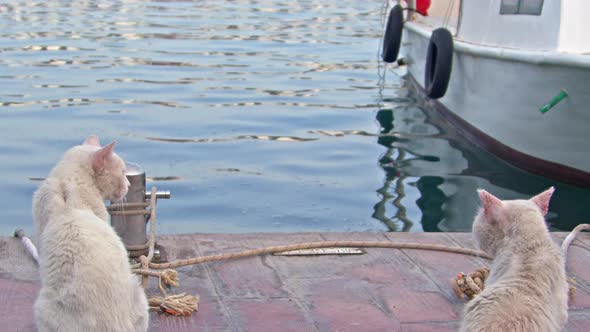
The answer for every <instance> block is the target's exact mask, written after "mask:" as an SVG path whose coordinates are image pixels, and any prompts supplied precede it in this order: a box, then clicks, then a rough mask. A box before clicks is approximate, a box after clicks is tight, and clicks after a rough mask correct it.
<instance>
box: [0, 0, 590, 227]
mask: <svg viewBox="0 0 590 332" xmlns="http://www.w3.org/2000/svg"><path fill="white" fill-rule="evenodd" d="M381 6H382V2H381V1H373V2H365V1H353V0H350V1H343V0H340V1H328V0H326V1H279V0H277V1H267V0H261V1H173V0H172V1H143V0H142V1H129V0H126V1H38V2H35V1H26V2H19V1H1V2H0V129H1V130H0V137H1V139H0V156H1V158H2V159H1V163H0V185H1V188H2V190H0V211H2V218H1V222H0V231H1V232H2V234H4V235H9V234H11V233H12V232H13V231H14V229H15V228H17V227H24V228H25V230H27V231H28V232H29V233H32V221H31V212H30V210H31V195H32V193H33V191H34V190H35V189H36V187H37V186H38V185H39V178H43V177H45V176H46V175H47V173H48V172H49V170H50V169H51V167H52V166H53V165H54V164H55V163H56V162H57V161H58V160H59V158H60V156H61V154H62V153H63V152H64V151H65V150H66V149H68V148H69V147H71V146H73V145H75V144H79V143H80V142H82V140H83V139H84V137H85V136H86V135H88V134H91V133H96V134H98V135H100V136H101V138H102V140H103V142H105V143H106V142H108V141H111V140H117V142H118V145H117V149H118V151H119V153H120V154H121V155H122V156H123V157H124V158H125V159H127V160H128V161H133V162H136V163H139V164H141V165H142V166H143V167H144V168H145V170H146V172H147V175H148V177H150V183H149V184H148V185H149V186H151V185H155V186H157V187H158V188H159V189H163V190H170V191H171V192H172V195H173V198H172V199H171V200H169V201H161V202H160V204H159V209H158V213H159V218H158V221H159V226H158V227H159V229H158V232H160V233H184V232H252V231H265V232H287V231H387V230H393V231H467V230H469V229H470V227H471V226H470V225H471V221H472V217H473V215H474V214H475V212H476V209H477V204H478V203H477V197H476V194H475V189H476V188H478V187H482V188H486V189H487V190H489V191H491V192H493V193H495V194H498V195H500V196H501V197H504V198H518V197H527V196H529V195H531V194H534V193H537V192H539V191H541V190H543V189H545V188H546V187H548V186H550V185H556V186H557V193H556V195H555V196H554V201H553V205H552V207H551V214H550V216H549V217H550V218H549V219H550V221H551V223H552V225H553V227H554V228H558V229H569V228H571V227H572V225H575V224H576V223H578V222H581V221H583V220H584V218H585V215H584V211H582V205H583V204H584V202H586V201H587V200H588V199H589V198H590V193H589V192H588V191H586V190H581V189H576V188H574V187H571V186H566V185H561V184H558V183H554V182H552V181H549V180H546V179H543V178H540V177H537V176H534V175H530V174H527V173H525V172H522V171H520V170H518V169H515V168H513V167H511V166H509V165H507V164H505V163H503V162H501V161H499V160H497V159H496V158H494V157H493V156H490V155H489V154H487V153H485V152H483V151H481V150H479V149H477V148H475V147H474V146H472V145H470V143H469V142H465V141H464V140H462V139H461V138H460V137H458V136H457V134H456V133H455V132H454V131H453V130H452V129H450V128H448V127H447V126H446V125H445V124H444V122H442V121H441V120H440V119H438V118H437V116H436V113H435V112H434V111H433V110H431V109H428V108H427V107H425V106H424V105H423V104H422V102H421V101H420V100H417V99H416V98H415V97H414V96H415V93H414V92H413V91H411V90H409V89H408V88H407V87H406V81H405V80H404V69H403V68H402V69H391V68H389V69H385V68H382V67H381V65H380V64H379V62H378V61H377V53H378V49H379V40H380V38H381V31H382V8H381ZM384 75H385V77H384Z"/></svg>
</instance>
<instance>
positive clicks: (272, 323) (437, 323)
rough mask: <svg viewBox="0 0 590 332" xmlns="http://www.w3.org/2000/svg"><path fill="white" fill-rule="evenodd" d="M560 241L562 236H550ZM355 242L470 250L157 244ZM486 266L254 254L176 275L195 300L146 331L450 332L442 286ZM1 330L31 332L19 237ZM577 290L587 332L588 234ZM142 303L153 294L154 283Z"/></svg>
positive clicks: (465, 237) (451, 314) (577, 321)
mask: <svg viewBox="0 0 590 332" xmlns="http://www.w3.org/2000/svg"><path fill="white" fill-rule="evenodd" d="M553 235H554V237H555V240H556V241H558V242H561V240H562V239H563V238H564V237H565V235H566V234H565V233H554V234H553ZM321 240H361V241H400V242H423V243H437V244H444V245H451V246H464V247H470V248H471V247H473V243H472V241H471V235H470V234H466V233H295V234H187V235H166V236H159V237H158V243H159V244H161V245H163V246H164V247H165V249H166V252H167V255H168V258H169V260H174V259H178V258H188V257H193V256H201V255H211V254H217V253H227V252H237V251H241V250H244V249H255V248H260V247H265V246H274V245H283V244H292V243H301V242H311V241H321ZM488 264H489V261H486V260H485V259H481V258H477V257H472V256H466V255H461V254H453V253H445V252H435V251H425V250H414V249H404V250H398V249H373V248H369V249H366V253H365V254H363V255H348V256H305V257H301V256H259V257H250V258H244V259H239V260H232V261H221V262H212V263H206V264H201V265H194V266H188V267H183V268H180V269H179V279H180V286H179V287H178V289H177V290H175V292H178V293H180V292H187V293H190V294H194V295H199V296H200V303H199V310H198V312H196V313H194V314H193V315H192V316H189V317H172V316H167V315H158V314H156V313H152V314H151V321H150V331H455V330H456V329H457V327H458V325H459V320H460V316H461V310H462V308H463V304H464V300H460V299H457V298H456V297H455V294H454V293H453V291H452V289H451V287H450V284H449V281H450V280H451V279H452V278H453V277H454V276H455V275H456V273H457V272H471V271H473V270H475V269H476V268H478V267H481V266H483V265H488ZM0 272H1V273H0V303H1V304H0V312H2V314H1V315H0V330H2V331H34V330H35V327H34V326H35V325H34V318H33V310H32V306H33V303H34V301H35V298H36V296H37V292H38V290H39V278H38V273H37V268H36V266H35V264H34V263H33V261H32V259H31V258H30V257H28V255H27V254H26V252H25V251H24V249H23V246H22V244H21V243H20V241H19V240H17V239H16V238H9V237H2V238H0ZM568 274H569V275H570V276H571V277H575V278H576V286H577V291H576V294H575V296H574V299H573V303H572V304H571V306H570V319H569V322H568V327H567V330H568V331H587V328H588V326H590V234H588V233H582V234H580V235H579V236H578V238H577V239H576V241H574V243H573V244H572V246H571V247H570V251H569V255H568ZM150 282H151V283H150V287H149V289H148V294H149V295H159V290H158V289H157V287H156V284H155V280H152V281H150Z"/></svg>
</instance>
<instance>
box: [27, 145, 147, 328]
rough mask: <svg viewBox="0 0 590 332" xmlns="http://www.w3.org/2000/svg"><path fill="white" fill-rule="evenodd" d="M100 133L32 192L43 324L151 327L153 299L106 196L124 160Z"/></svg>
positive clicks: (115, 187) (119, 191) (122, 189)
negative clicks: (104, 143) (133, 267)
mask: <svg viewBox="0 0 590 332" xmlns="http://www.w3.org/2000/svg"><path fill="white" fill-rule="evenodd" d="M114 146H115V142H113V143H111V144H109V145H107V146H105V147H102V148H101V147H100V144H99V140H98V137H96V136H89V137H88V138H87V139H86V141H84V144H83V145H79V146H75V147H73V148H71V149H70V150H68V151H67V152H66V153H65V155H64V156H63V159H62V160H61V161H60V162H59V163H58V164H57V166H56V167H55V168H54V169H53V170H52V171H51V173H50V174H49V177H48V178H47V179H46V180H45V181H44V182H43V184H42V185H41V186H40V188H39V190H38V191H37V192H36V193H35V195H34V198H33V212H34V217H35V226H36V231H37V241H38V243H39V244H40V267H39V270H40V275H41V290H40V292H39V297H38V298H37V301H36V302H35V319H36V323H37V328H38V329H39V331H41V332H43V331H81V332H91V331H146V330H147V327H148V321H149V317H148V304H147V299H146V296H145V292H144V291H143V289H142V288H141V287H140V285H139V281H138V279H137V277H135V276H134V275H133V274H132V273H131V268H130V265H129V261H128V258H127V251H126V250H125V247H124V245H123V243H122V241H121V239H120V238H119V236H118V235H117V234H116V233H115V231H114V230H113V228H112V227H111V226H110V225H109V223H108V213H107V210H106V207H105V205H104V200H105V199H109V200H119V199H121V198H123V197H124V196H125V195H126V194H127V190H128V186H129V182H128V181H127V178H126V177H125V164H124V162H123V160H122V159H121V158H119V156H117V155H116V154H115V153H114V152H113V148H114Z"/></svg>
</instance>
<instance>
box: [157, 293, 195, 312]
mask: <svg viewBox="0 0 590 332" xmlns="http://www.w3.org/2000/svg"><path fill="white" fill-rule="evenodd" d="M148 303H149V305H150V310H154V311H157V312H160V313H164V312H165V313H167V314H170V315H173V316H189V315H190V314H192V313H193V311H197V310H198V309H199V297H198V296H192V295H187V294H185V293H182V294H178V295H170V296H167V297H166V298H163V297H160V296H154V297H152V298H150V299H149V300H148Z"/></svg>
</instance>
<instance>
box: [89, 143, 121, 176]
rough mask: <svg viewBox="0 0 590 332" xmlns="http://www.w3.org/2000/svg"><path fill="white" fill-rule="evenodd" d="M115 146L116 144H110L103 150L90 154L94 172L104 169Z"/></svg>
mask: <svg viewBox="0 0 590 332" xmlns="http://www.w3.org/2000/svg"><path fill="white" fill-rule="evenodd" d="M115 144H116V142H112V143H111V144H109V145H107V146H105V147H104V148H100V150H98V151H96V152H94V153H93V154H92V157H91V158H92V168H93V169H94V171H101V170H104V169H105V167H106V166H107V164H108V161H109V159H110V158H111V155H112V154H113V150H114V149H115Z"/></svg>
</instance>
